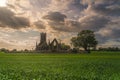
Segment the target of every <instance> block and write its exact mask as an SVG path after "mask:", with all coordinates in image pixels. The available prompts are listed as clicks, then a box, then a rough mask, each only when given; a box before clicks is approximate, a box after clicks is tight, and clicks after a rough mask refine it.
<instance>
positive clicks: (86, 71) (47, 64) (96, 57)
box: [0, 52, 120, 80]
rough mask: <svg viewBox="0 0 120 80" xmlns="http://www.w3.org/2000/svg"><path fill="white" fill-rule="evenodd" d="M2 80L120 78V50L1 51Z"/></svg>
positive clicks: (0, 77) (0, 69)
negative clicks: (41, 52) (79, 52)
mask: <svg viewBox="0 0 120 80" xmlns="http://www.w3.org/2000/svg"><path fill="white" fill-rule="evenodd" d="M0 80H120V52H93V53H92V54H88V55H86V54H25V53H23V54H5V53H0Z"/></svg>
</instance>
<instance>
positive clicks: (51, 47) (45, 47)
mask: <svg viewBox="0 0 120 80" xmlns="http://www.w3.org/2000/svg"><path fill="white" fill-rule="evenodd" d="M36 51H40V52H45V51H46V52H47V51H50V52H59V51H61V42H58V40H57V39H56V38H55V39H53V40H52V41H51V42H50V41H47V34H46V33H40V43H39V44H37V43H36Z"/></svg>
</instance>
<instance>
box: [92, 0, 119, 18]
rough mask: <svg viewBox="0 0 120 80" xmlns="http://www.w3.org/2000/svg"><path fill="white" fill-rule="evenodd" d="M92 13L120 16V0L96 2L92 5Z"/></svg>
mask: <svg viewBox="0 0 120 80" xmlns="http://www.w3.org/2000/svg"><path fill="white" fill-rule="evenodd" d="M91 5H92V7H91V11H92V10H93V11H95V13H99V14H101V15H107V16H108V15H109V16H120V0H104V1H103V0H100V1H97V0H95V1H94V3H92V4H91Z"/></svg>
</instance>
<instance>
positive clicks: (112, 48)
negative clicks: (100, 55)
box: [98, 47, 120, 51]
mask: <svg viewBox="0 0 120 80" xmlns="http://www.w3.org/2000/svg"><path fill="white" fill-rule="evenodd" d="M98 51H120V48H118V47H107V48H103V47H99V48H98Z"/></svg>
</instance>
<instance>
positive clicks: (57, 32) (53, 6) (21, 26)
mask: <svg viewBox="0 0 120 80" xmlns="http://www.w3.org/2000/svg"><path fill="white" fill-rule="evenodd" d="M88 29H89V30H92V31H94V32H95V35H96V38H97V40H98V41H99V46H103V47H105V46H106V47H107V46H111V47H113V46H114V47H120V0H0V48H7V49H18V50H22V49H34V48H35V44H36V41H37V42H39V40H40V36H39V35H40V33H41V32H46V33H47V38H48V39H50V40H51V39H53V38H57V39H58V40H62V42H65V43H66V44H70V39H71V38H72V37H74V36H76V34H77V33H78V32H80V31H82V30H88Z"/></svg>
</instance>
